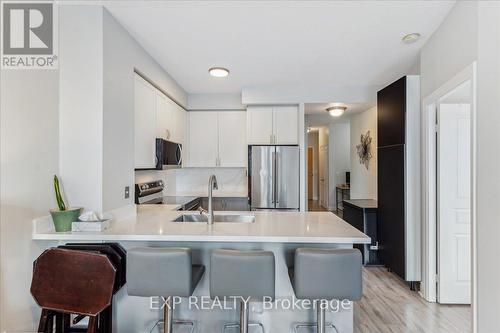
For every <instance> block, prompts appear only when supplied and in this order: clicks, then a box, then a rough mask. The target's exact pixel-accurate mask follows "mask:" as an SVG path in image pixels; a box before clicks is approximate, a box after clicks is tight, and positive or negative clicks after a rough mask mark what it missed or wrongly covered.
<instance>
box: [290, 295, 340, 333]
mask: <svg viewBox="0 0 500 333" xmlns="http://www.w3.org/2000/svg"><path fill="white" fill-rule="evenodd" d="M315 303H316V323H301V324H297V325H295V332H296V333H298V332H299V329H300V328H310V327H316V332H317V333H325V332H326V328H327V327H329V328H333V329H334V330H335V332H337V333H339V331H338V330H337V327H335V325H333V324H331V323H327V322H326V319H325V318H326V316H325V310H326V307H327V305H328V303H324V305H323V301H321V300H318V301H315Z"/></svg>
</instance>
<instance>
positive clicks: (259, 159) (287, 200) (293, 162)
mask: <svg viewBox="0 0 500 333" xmlns="http://www.w3.org/2000/svg"><path fill="white" fill-rule="evenodd" d="M249 154H250V156H249V159H248V160H249V162H250V164H249V173H248V174H249V177H250V179H249V185H250V207H251V209H252V210H257V209H286V210H298V209H299V176H300V174H299V147H298V146H251V147H250V148H249Z"/></svg>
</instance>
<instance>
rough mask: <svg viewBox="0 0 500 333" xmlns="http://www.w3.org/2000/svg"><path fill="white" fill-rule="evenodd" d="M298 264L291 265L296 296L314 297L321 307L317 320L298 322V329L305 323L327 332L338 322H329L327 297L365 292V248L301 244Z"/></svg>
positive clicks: (353, 298)
mask: <svg viewBox="0 0 500 333" xmlns="http://www.w3.org/2000/svg"><path fill="white" fill-rule="evenodd" d="M294 261H295V262H294V267H293V268H291V269H289V270H288V272H289V275H290V280H291V282H292V286H293V289H294V291H295V296H296V297H297V298H298V299H308V300H311V301H314V303H315V306H316V311H317V320H316V323H315V324H314V323H304V324H298V325H296V326H295V332H298V330H299V328H302V327H314V326H316V327H317V332H318V333H324V332H325V327H331V328H333V329H335V331H336V332H337V333H338V330H337V328H336V327H335V325H333V324H331V323H328V324H326V323H325V307H326V306H323V304H324V303H323V304H321V302H325V301H326V300H332V299H336V300H345V299H347V300H350V301H357V300H360V299H361V297H362V296H363V284H362V276H361V274H362V270H361V252H359V250H357V249H317V248H298V249H297V250H295V260H294Z"/></svg>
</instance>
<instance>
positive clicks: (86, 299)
mask: <svg viewBox="0 0 500 333" xmlns="http://www.w3.org/2000/svg"><path fill="white" fill-rule="evenodd" d="M115 275H116V268H115V267H114V266H113V263H112V262H111V261H110V259H109V258H108V257H107V256H106V255H104V254H99V253H96V252H86V251H74V250H67V249H58V248H51V249H48V250H46V251H45V252H43V253H42V254H41V255H40V256H39V257H38V258H37V259H36V260H35V262H34V265H33V279H32V281H31V288H30V290H31V294H32V295H33V298H34V299H35V301H36V302H37V303H38V305H40V306H41V307H42V314H41V316H40V322H39V325H38V332H44V333H51V332H53V329H54V327H53V320H54V318H55V319H56V332H62V331H64V332H69V328H68V327H67V326H69V323H67V322H63V318H68V319H69V314H76V315H77V316H83V317H89V324H88V327H87V329H86V332H87V333H96V332H97V331H98V318H99V316H101V315H102V313H103V311H105V310H106V309H107V308H108V307H109V306H110V304H111V301H112V297H113V288H114V282H115ZM99 331H100V332H105V329H104V330H103V328H99Z"/></svg>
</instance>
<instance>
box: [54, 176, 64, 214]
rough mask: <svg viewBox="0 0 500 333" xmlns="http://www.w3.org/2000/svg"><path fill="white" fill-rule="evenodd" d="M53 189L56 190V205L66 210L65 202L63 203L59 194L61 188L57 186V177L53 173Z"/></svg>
mask: <svg viewBox="0 0 500 333" xmlns="http://www.w3.org/2000/svg"><path fill="white" fill-rule="evenodd" d="M54 191H55V192H56V201H57V206H58V207H59V210H61V211H63V210H66V204H65V203H64V200H63V198H62V195H61V188H60V186H59V179H58V178H57V176H56V175H54Z"/></svg>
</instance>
